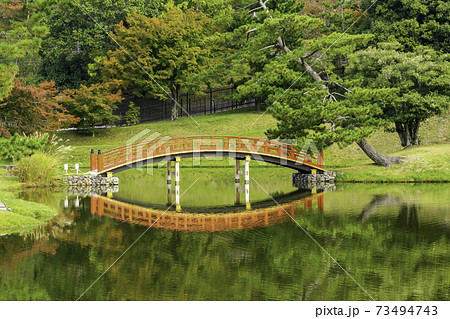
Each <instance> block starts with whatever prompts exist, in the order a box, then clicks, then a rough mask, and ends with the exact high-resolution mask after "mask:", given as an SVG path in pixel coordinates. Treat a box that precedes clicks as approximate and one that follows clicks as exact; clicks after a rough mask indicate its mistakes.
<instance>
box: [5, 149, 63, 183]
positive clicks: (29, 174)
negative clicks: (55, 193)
mask: <svg viewBox="0 0 450 319" xmlns="http://www.w3.org/2000/svg"><path fill="white" fill-rule="evenodd" d="M13 174H14V175H16V176H17V178H18V179H19V181H20V182H22V183H26V184H28V185H46V186H54V185H56V184H57V178H58V176H59V174H58V160H57V158H56V157H54V156H52V155H49V154H45V153H42V152H38V153H36V154H34V155H32V156H31V157H23V158H22V159H21V160H20V161H17V162H15V168H14V170H13Z"/></svg>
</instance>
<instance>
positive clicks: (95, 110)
mask: <svg viewBox="0 0 450 319" xmlns="http://www.w3.org/2000/svg"><path fill="white" fill-rule="evenodd" d="M111 90H112V89H111V87H110V86H109V85H102V84H93V85H90V86H85V85H81V86H80V88H79V89H76V90H72V89H67V90H64V91H63V92H61V93H60V94H59V95H58V101H60V102H61V103H62V104H63V105H64V106H65V107H66V108H67V109H68V110H69V112H70V114H73V115H74V116H76V117H78V118H79V121H78V123H77V127H78V128H80V129H84V130H88V131H90V132H91V133H93V132H94V131H93V129H94V127H95V126H96V125H108V124H112V123H114V122H115V121H117V120H118V119H119V117H118V116H115V115H113V111H114V110H115V109H116V108H117V106H116V105H115V103H117V102H120V101H122V96H121V95H122V93H121V91H120V90H119V91H117V90H116V92H115V93H111Z"/></svg>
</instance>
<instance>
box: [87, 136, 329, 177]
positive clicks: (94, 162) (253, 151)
mask: <svg viewBox="0 0 450 319" xmlns="http://www.w3.org/2000/svg"><path fill="white" fill-rule="evenodd" d="M175 156H181V157H184V158H190V157H200V156H202V157H207V156H221V157H233V158H244V157H245V156H251V157H252V158H253V159H254V160H257V161H264V162H269V163H272V164H276V165H281V166H285V167H290V168H292V169H296V170H298V171H303V172H306V173H309V172H311V170H312V169H315V170H317V171H318V172H319V173H321V172H323V171H324V169H323V154H320V155H318V156H317V157H312V156H309V155H308V154H306V153H305V152H303V151H299V150H297V149H296V148H295V147H294V146H293V145H291V144H287V143H282V142H278V141H273V140H267V139H259V138H252V137H241V136H219V135H215V136H202V135H198V136H183V137H177V136H176V137H165V138H160V139H154V140H150V141H142V142H138V143H133V144H127V145H124V146H121V147H117V148H114V149H111V150H109V151H106V152H104V153H103V154H99V155H95V154H93V153H92V154H91V171H97V174H106V173H107V172H117V171H121V170H125V169H129V168H133V167H139V166H141V165H147V164H152V163H156V162H159V161H170V160H173V159H174V158H175Z"/></svg>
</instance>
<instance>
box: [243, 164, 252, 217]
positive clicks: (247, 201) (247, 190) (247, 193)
mask: <svg viewBox="0 0 450 319" xmlns="http://www.w3.org/2000/svg"><path fill="white" fill-rule="evenodd" d="M244 176H245V208H246V209H247V210H250V209H251V205H250V156H246V157H245V172H244Z"/></svg>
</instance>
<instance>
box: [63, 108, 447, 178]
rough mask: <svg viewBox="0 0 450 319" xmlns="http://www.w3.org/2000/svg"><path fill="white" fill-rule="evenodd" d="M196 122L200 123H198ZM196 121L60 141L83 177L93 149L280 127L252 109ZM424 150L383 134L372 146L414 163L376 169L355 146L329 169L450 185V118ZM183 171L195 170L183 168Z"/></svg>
mask: <svg viewBox="0 0 450 319" xmlns="http://www.w3.org/2000/svg"><path fill="white" fill-rule="evenodd" d="M194 120H195V121H194ZM194 120H193V119H191V118H180V119H179V120H177V121H176V122H171V121H161V122H154V123H145V124H140V125H134V126H128V127H117V128H108V129H100V130H99V131H98V132H96V136H95V137H91V136H83V135H79V134H77V133H76V132H74V131H64V132H60V133H59V134H58V135H59V137H61V138H62V139H63V140H66V141H67V142H66V143H67V144H68V145H70V146H72V151H71V152H70V158H66V162H67V163H71V164H72V165H71V167H73V163H81V168H82V171H84V172H86V171H87V170H88V169H89V153H90V149H91V148H94V149H95V150H97V149H101V150H103V151H105V150H108V149H111V148H114V147H117V146H122V145H124V144H126V143H127V141H135V137H136V136H138V135H139V134H144V137H148V136H150V135H151V134H154V133H157V134H160V136H161V137H164V136H183V135H210V134H217V135H238V136H249V137H262V138H263V137H265V135H264V132H265V131H266V130H267V129H268V128H270V127H274V126H275V125H276V121H275V120H274V119H273V118H272V116H270V115H269V114H267V113H265V114H262V113H258V112H256V111H254V110H252V109H244V110H237V111H233V112H225V113H219V114H212V115H204V116H198V117H195V118H194ZM420 140H421V143H422V145H421V146H418V147H412V148H408V149H406V150H401V145H400V141H399V138H398V136H397V134H396V133H387V132H384V131H379V132H377V133H375V134H374V135H373V136H372V138H370V139H369V142H370V143H371V144H372V145H373V146H375V147H376V148H377V149H378V150H380V151H381V152H383V153H385V154H389V155H400V156H405V157H408V159H407V160H406V161H405V164H403V165H394V166H393V167H391V168H383V167H377V166H375V165H372V164H371V161H370V160H369V159H368V158H367V157H366V155H365V154H364V153H363V152H362V151H361V150H360V149H359V148H358V146H357V145H355V144H353V145H350V146H348V147H346V148H343V149H339V148H338V147H337V146H333V147H331V148H329V149H327V150H326V151H325V165H326V168H328V169H331V170H334V171H338V172H344V173H345V174H344V175H343V176H340V177H339V179H340V180H341V181H359V182H388V181H390V182H400V181H401V182H420V181H432V182H442V181H450V164H449V163H450V161H449V154H450V114H449V113H447V114H446V115H444V116H441V117H435V118H432V119H430V120H428V121H427V122H425V123H424V124H423V125H422V127H421V130H420ZM182 165H189V164H188V163H186V162H185V163H183V164H182ZM202 165H218V166H229V165H230V162H229V161H228V160H222V161H220V160H219V161H217V160H215V161H211V160H210V161H205V162H202Z"/></svg>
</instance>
